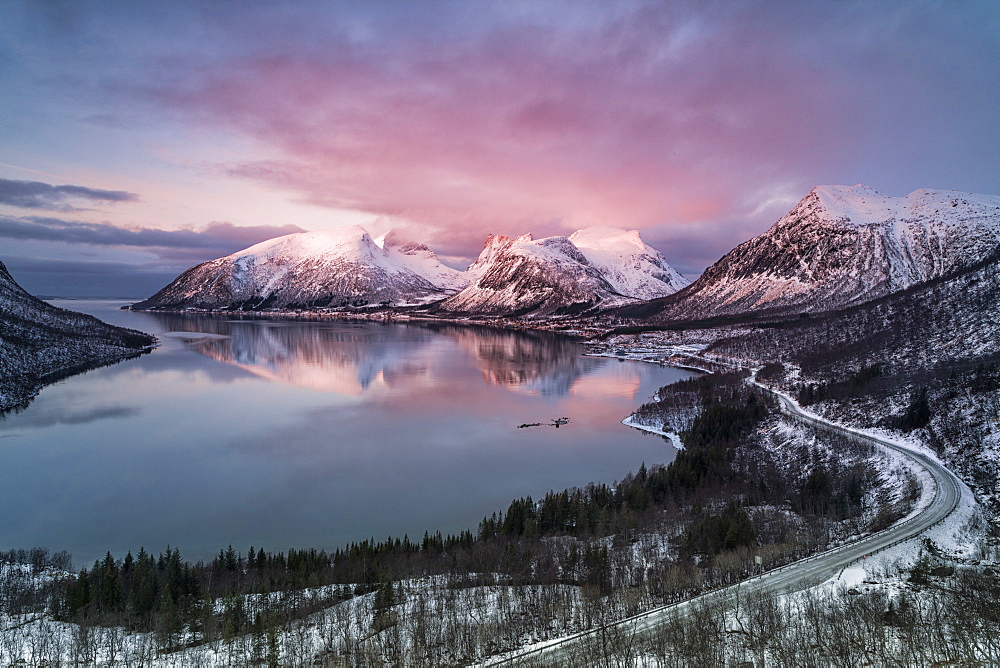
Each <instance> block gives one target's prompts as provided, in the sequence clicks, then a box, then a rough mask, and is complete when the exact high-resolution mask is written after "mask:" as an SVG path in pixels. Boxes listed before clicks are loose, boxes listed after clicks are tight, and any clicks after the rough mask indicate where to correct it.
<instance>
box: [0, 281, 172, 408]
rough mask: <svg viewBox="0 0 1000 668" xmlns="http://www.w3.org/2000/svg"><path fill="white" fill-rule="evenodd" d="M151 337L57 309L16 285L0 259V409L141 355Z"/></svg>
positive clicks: (149, 342)
mask: <svg viewBox="0 0 1000 668" xmlns="http://www.w3.org/2000/svg"><path fill="white" fill-rule="evenodd" d="M153 343H154V339H153V337H151V336H149V335H147V334H143V333H142V332H137V331H135V330H131V329H123V328H121V327H114V326H112V325H109V324H107V323H104V322H101V321H100V320H98V319H97V318H94V317H93V316H89V315H84V314H82V313H74V312H73V311H67V310H65V309H61V308H56V307H54V306H51V305H50V304H47V303H45V302H43V301H42V300H40V299H37V298H35V297H33V296H31V295H30V294H28V293H27V292H25V290H24V289H23V288H22V287H21V286H20V285H18V284H17V282H16V281H15V280H14V279H13V277H12V276H11V275H10V273H9V272H8V271H7V267H5V266H4V264H3V263H2V262H0V410H5V409H8V408H11V407H12V406H16V405H18V404H21V403H24V402H26V401H28V400H29V399H30V398H31V397H32V396H34V394H35V393H36V392H38V390H39V389H40V388H41V387H43V386H44V385H47V384H49V383H53V382H55V381H57V380H59V379H60V378H64V377H66V376H68V375H72V374H73V373H78V372H80V371H84V370H86V369H89V368H93V367H96V366H102V365H104V364H110V363H112V362H117V361H119V360H122V359H125V358H127V357H132V356H135V355H138V354H140V353H141V352H142V351H143V350H145V349H146V348H148V347H149V346H152V345H153Z"/></svg>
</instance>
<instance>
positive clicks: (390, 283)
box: [133, 225, 466, 310]
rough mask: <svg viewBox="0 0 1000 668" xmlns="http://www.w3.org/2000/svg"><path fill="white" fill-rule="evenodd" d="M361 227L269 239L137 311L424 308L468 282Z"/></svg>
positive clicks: (182, 280)
mask: <svg viewBox="0 0 1000 668" xmlns="http://www.w3.org/2000/svg"><path fill="white" fill-rule="evenodd" d="M381 241H382V244H381V245H379V244H378V243H376V242H375V241H374V240H373V239H372V238H371V237H370V236H369V235H368V232H366V231H365V230H364V229H362V228H361V227H359V226H357V225H354V226H352V227H346V228H341V229H336V230H324V231H321V232H300V233H297V234H289V235H287V236H283V237H278V238H276V239H269V240H268V241H264V242H262V243H259V244H257V245H255V246H251V247H250V248H247V249H245V250H242V251H239V252H237V253H233V254H232V255H227V256H226V257H223V258H219V259H216V260H210V261H209V262H204V263H202V264H199V265H198V266H196V267H192V268H191V269H188V270H187V271H185V272H184V273H183V274H181V275H180V276H179V277H177V278H176V279H175V280H174V281H173V282H172V283H170V285H168V286H167V287H165V288H163V289H162V290H160V291H159V292H157V293H156V294H155V295H153V296H152V297H150V298H149V299H147V300H145V301H142V302H139V303H138V304H135V305H134V306H133V308H135V309H168V310H169V309H178V308H198V309H246V310H261V309H267V308H275V309H285V308H315V307H346V306H364V305H368V304H380V303H389V304H392V305H400V304H418V303H425V302H428V301H434V300H437V299H442V298H443V297H446V296H447V295H449V294H452V293H454V292H456V291H457V290H459V289H460V288H461V287H463V286H464V285H465V284H466V281H465V279H464V276H463V274H462V272H460V271H457V270H455V269H451V268H449V267H446V266H444V265H443V264H441V263H440V262H439V261H438V259H437V257H436V256H435V255H434V252H433V251H431V250H430V249H429V248H427V247H426V246H424V245H423V244H418V243H414V242H409V241H406V240H404V239H402V238H400V237H399V236H398V235H394V234H391V233H390V234H389V235H386V236H385V237H384V238H382V239H381Z"/></svg>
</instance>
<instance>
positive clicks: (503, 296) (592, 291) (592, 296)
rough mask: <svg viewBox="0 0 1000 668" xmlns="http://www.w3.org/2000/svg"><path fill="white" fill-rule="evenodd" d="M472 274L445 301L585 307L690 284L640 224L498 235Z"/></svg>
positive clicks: (481, 307)
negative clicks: (539, 236) (467, 282)
mask: <svg viewBox="0 0 1000 668" xmlns="http://www.w3.org/2000/svg"><path fill="white" fill-rule="evenodd" d="M468 273H469V274H471V275H472V277H473V279H474V280H473V282H472V283H471V284H470V285H469V287H467V288H465V289H464V290H462V291H461V292H459V293H458V294H457V295H455V296H454V297H451V298H449V299H447V300H446V301H444V302H443V303H442V304H441V305H440V309H441V310H443V311H449V312H460V313H476V314H489V315H510V314H528V313H530V314H532V315H549V314H560V313H580V312H585V311H587V310H590V309H594V308H598V307H601V308H604V307H608V306H616V305H620V304H625V303H628V302H630V301H635V300H637V299H650V298H652V297H662V296H664V295H668V294H672V293H674V292H676V291H677V290H678V289H680V288H681V287H683V286H684V285H686V284H687V282H686V281H685V280H684V278H683V277H682V276H681V275H680V274H679V273H677V272H676V271H675V270H674V269H673V268H671V267H670V265H668V264H667V262H666V260H664V259H663V256H662V255H660V254H659V253H658V252H656V251H655V250H653V249H652V248H650V247H649V246H647V245H646V244H645V243H644V242H643V241H642V239H641V238H640V236H639V233H638V232H637V231H636V230H628V231H626V230H619V229H613V228H588V229H585V230H579V231H577V232H574V233H573V234H572V235H571V236H569V237H561V236H555V237H547V238H545V239H533V238H532V237H531V235H530V234H526V235H523V236H520V237H517V238H511V237H505V236H496V235H491V236H490V237H489V238H487V240H486V244H485V245H484V247H483V251H482V253H480V255H479V257H478V258H477V259H476V261H475V262H474V263H473V264H472V265H471V266H470V267H469V269H468Z"/></svg>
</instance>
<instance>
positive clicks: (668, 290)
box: [569, 227, 691, 299]
mask: <svg viewBox="0 0 1000 668" xmlns="http://www.w3.org/2000/svg"><path fill="white" fill-rule="evenodd" d="M569 240H570V241H572V242H573V245H574V246H576V247H577V248H578V249H579V250H580V252H581V253H583V255H584V257H586V258H587V261H588V262H590V264H591V266H593V267H595V268H596V269H597V270H598V271H600V272H601V274H602V275H603V276H604V278H605V279H606V280H607V281H608V283H610V284H611V285H612V287H614V289H615V290H616V291H618V292H619V293H621V294H623V295H626V296H628V297H635V298H636V299H655V298H657V297H665V296H666V295H669V294H673V293H675V292H677V291H678V290H680V289H681V288H683V287H685V286H687V285H688V284H690V283H691V281H689V280H687V279H686V278H684V277H683V276H681V274H680V273H678V272H677V270H675V269H674V268H673V267H671V266H670V265H669V264H667V261H666V259H665V258H664V257H663V256H662V255H661V254H660V253H659V251H657V250H655V249H654V248H652V247H650V246H648V245H646V243H645V242H644V241H643V240H642V238H641V237H640V236H639V232H638V231H637V230H620V229H616V228H610V227H588V228H586V229H583V230H577V231H576V232H574V233H573V234H571V235H570V236H569Z"/></svg>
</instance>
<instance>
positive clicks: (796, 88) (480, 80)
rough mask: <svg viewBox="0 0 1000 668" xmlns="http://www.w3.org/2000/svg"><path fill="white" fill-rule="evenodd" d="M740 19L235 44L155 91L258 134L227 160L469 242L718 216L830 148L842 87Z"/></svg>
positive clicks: (662, 16)
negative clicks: (291, 44)
mask: <svg viewBox="0 0 1000 668" xmlns="http://www.w3.org/2000/svg"><path fill="white" fill-rule="evenodd" d="M745 28H746V26H744V25H741V24H740V23H739V22H736V21H730V22H728V23H720V24H713V25H698V24H696V23H695V22H692V21H691V20H687V19H686V18H685V17H679V16H675V15H673V14H671V13H670V12H668V11H660V9H659V8H658V7H653V6H643V7H642V8H640V9H638V10H637V11H634V12H632V13H629V14H626V15H625V16H623V17H620V18H619V19H618V20H616V21H613V22H611V23H609V24H607V25H601V26H599V27H596V28H587V29H584V30H582V31H581V30H579V29H574V30H573V31H569V30H560V29H558V28H546V29H542V28H540V27H538V26H532V25H516V26H507V27H502V28H498V29H496V30H494V31H492V32H490V33H489V34H487V35H486V36H481V35H480V36H476V37H475V38H468V39H464V40H457V41H455V42H433V41H430V40H426V39H419V38H416V37H415V38H413V39H408V38H407V37H406V36H405V35H398V34H397V35H392V36H391V37H392V38H393V39H394V40H395V41H394V42H392V43H379V42H365V43H348V42H346V41H344V42H336V43H334V44H331V45H328V46H327V47H326V48H324V49H321V50H313V51H310V52H308V53H304V54H302V53H300V54H298V55H289V54H287V53H283V54H279V55H268V56H266V57H252V56H251V57H244V58H242V59H240V60H238V61H237V62H235V63H234V62H227V63H226V64H225V67H221V66H220V67H218V68H215V69H212V68H209V69H207V70H206V71H205V72H203V73H202V74H201V75H199V76H197V77H195V78H194V79H192V80H191V81H189V82H186V83H185V84H183V85H182V86H177V87H174V88H171V89H168V90H164V91H161V92H160V95H161V96H162V99H165V100H167V101H168V102H169V103H170V104H172V105H174V106H176V107H180V108H182V109H185V110H189V111H192V112H194V113H196V114H198V116H199V118H201V120H202V121H203V122H205V123H208V124H211V125H217V126H224V127H226V128H228V129H236V130H238V131H241V132H244V133H247V134H248V135H250V136H251V137H252V138H253V139H254V140H255V141H256V142H258V143H260V144H261V145H263V146H265V147H267V152H268V155H267V156H266V157H262V158H261V159H260V160H257V161H250V162H245V163H242V164H237V165H229V166H228V169H229V171H230V173H231V174H233V175H236V176H239V177H242V178H249V179H253V180H257V181H260V182H264V183H267V184H270V185H273V186H277V187H280V188H283V189H287V190H289V191H292V192H294V193H296V194H297V196H298V197H301V198H302V199H304V200H306V201H308V202H310V203H314V204H319V205H323V206H330V207H343V208H352V209H359V210H363V211H368V212H372V213H376V214H384V215H390V216H396V217H401V218H405V219H408V220H412V221H414V222H417V223H421V224H423V225H425V226H427V227H428V228H430V230H431V231H430V232H429V241H431V242H433V241H435V240H440V241H442V242H444V243H445V244H446V246H447V247H446V248H444V249H442V250H443V251H444V252H446V253H453V254H462V253H465V254H472V253H474V252H475V250H476V248H478V245H479V244H481V242H482V238H483V237H484V236H485V234H486V233H488V232H495V231H501V232H507V233H518V232H523V231H529V230H530V231H534V232H536V233H555V232H559V231H566V230H571V229H575V228H577V227H580V226H584V225H589V224H616V225H624V226H635V227H639V228H648V227H652V226H663V225H670V226H683V225H686V224H692V223H702V222H705V221H707V220H721V219H724V218H727V217H730V218H731V217H733V216H734V215H738V214H739V213H741V212H742V211H743V209H741V205H740V204H739V202H743V201H745V199H746V194H747V193H748V192H759V191H760V190H762V189H766V187H767V186H768V184H769V183H771V182H777V181H778V180H780V181H781V182H782V183H787V182H788V174H789V173H790V172H791V173H795V172H796V170H798V172H799V173H801V174H802V178H803V179H808V178H809V177H810V173H809V172H810V171H812V172H813V173H815V171H816V170H815V168H813V167H811V164H812V163H814V162H815V161H816V160H818V159H819V157H820V156H822V159H824V160H826V161H827V162H828V163H829V161H831V160H835V159H836V156H837V155H842V154H843V145H842V144H843V143H844V142H845V141H848V140H847V139H846V138H845V137H843V136H836V135H828V134H826V133H824V132H822V131H820V130H819V129H821V128H823V127H836V125H837V123H836V118H837V115H838V114H839V113H841V111H842V109H843V105H844V104H845V99H849V95H848V94H847V93H846V92H845V91H844V90H842V89H837V88H836V86H834V84H835V83H836V82H833V81H831V80H830V79H829V77H828V76H827V75H825V74H824V73H823V71H822V70H820V69H819V68H817V67H815V66H813V65H808V64H806V62H805V61H803V60H802V59H795V58H791V57H790V54H789V53H787V52H786V51H782V50H781V49H777V48H774V47H773V44H774V43H775V42H776V41H778V40H777V36H776V35H771V34H769V32H768V29H767V26H766V25H757V26H754V29H753V30H748V29H745ZM838 99H839V102H838V101H837V100H838ZM834 148H836V150H834ZM802 185H803V187H804V188H808V187H809V186H811V185H813V183H810V182H809V181H804V182H803V184H802ZM727 243H728V241H727ZM723 250H724V249H723Z"/></svg>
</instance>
